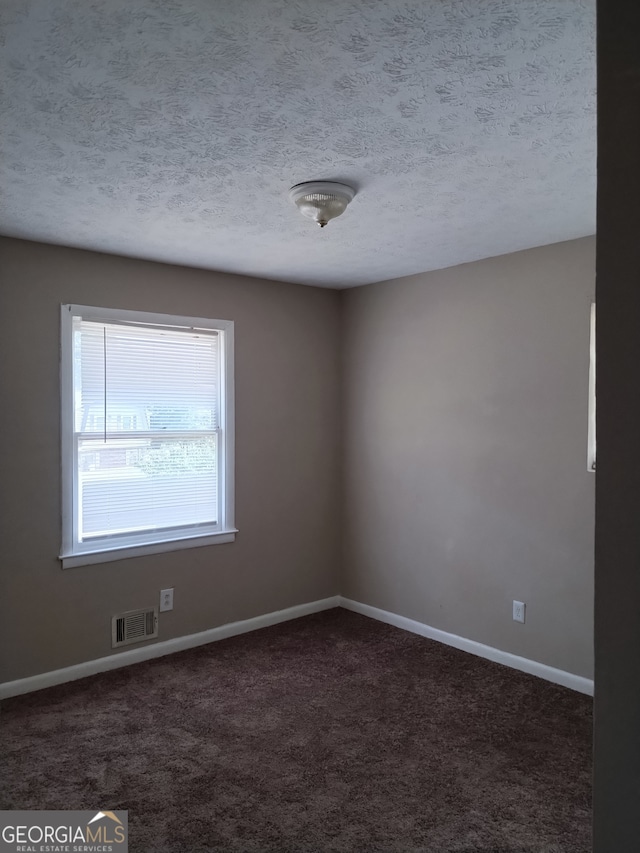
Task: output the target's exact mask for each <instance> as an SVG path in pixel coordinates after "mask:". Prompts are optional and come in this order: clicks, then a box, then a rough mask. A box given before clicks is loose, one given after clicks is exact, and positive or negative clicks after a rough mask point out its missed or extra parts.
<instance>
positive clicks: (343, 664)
mask: <svg viewBox="0 0 640 853" xmlns="http://www.w3.org/2000/svg"><path fill="white" fill-rule="evenodd" d="M1 733H2V753H3V755H4V760H3V764H4V770H3V772H2V788H1V790H0V795H1V803H0V805H1V807H2V808H12V809H98V808H101V809H105V808H106V809H128V810H129V827H130V844H129V850H130V851H131V853H200V852H201V851H202V853H204V851H225V853H226V851H228V853H325V851H326V853H330V851H334V852H335V853H356V852H357V853H359V852H360V851H362V853H378V852H379V853H418V851H425V853H426V851H428V853H453V851H455V852H456V853H463V851H464V853H587V851H589V850H590V849H591V840H590V835H591V830H590V821H591V805H590V794H591V700H590V699H589V698H587V697H585V696H582V695H580V694H577V693H573V692H572V691H570V690H567V689H565V688H562V687H556V686H555V685H552V684H548V683H547V682H544V681H541V680H539V679H537V678H534V677H533V676H527V675H524V674H522V673H518V672H515V671H513V670H510V669H506V668H504V667H501V666H499V665H497V664H493V663H490V662H489V661H484V660H481V659H479V658H476V657H473V656H471V655H468V654H465V653H464V652H460V651H457V650H455V649H451V648H448V647H446V646H442V645H440V644H438V643H435V642H432V641H430V640H426V639H423V638H422V637H418V636H415V635H413V634H409V633H406V632H404V631H400V630H398V629H396V628H392V627H390V626H388V625H383V624H381V623H378V622H374V621H373V620H370V619H367V618H365V617H363V616H358V615H356V614H353V613H349V612H347V611H345V610H331V611H327V612H325V613H320V614H317V615H315V616H309V617H306V618H304V619H298V620H296V621H293V622H288V623H285V624H283V625H278V626H275V627H272V628H266V629H264V630H261V631H256V632H254V633H252V634H245V635H244V636H241V637H235V638H233V639H229V640H225V641H222V642H219V643H213V644H211V645H209V646H202V647H200V648H198V649H193V650H191V651H188V652H181V653H179V654H176V655H172V656H170V657H165V658H161V659H158V660H155V661H150V662H148V663H144V664H139V665H137V666H132V667H128V668H126V669H121V670H116V671H113V672H109V673H105V674H103V675H98V676H93V677H91V678H87V679H83V680H82V681H76V682H73V683H71V684H67V685H62V686H60V687H54V688H51V689H49V690H43V691H40V692H38V693H32V694H30V695H27V696H22V697H16V698H15V699H10V700H7V701H5V702H4V703H3V705H2V716H1Z"/></svg>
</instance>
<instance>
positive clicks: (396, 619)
mask: <svg viewBox="0 0 640 853" xmlns="http://www.w3.org/2000/svg"><path fill="white" fill-rule="evenodd" d="M340 607H344V608H345V610H353V612H354V613H361V614H362V615H363V616H370V617H371V618H372V619H377V620H378V621H379V622H386V623H387V624H388V625H394V626H395V627H396V628H402V629H403V630H405V631H410V632H411V633H412V634H420V636H421V637H428V638H429V639H430V640H437V641H438V642H439V643H444V644H445V645H447V646H453V647H454V648H456V649H462V651H464V652H470V653H471V654H472V655H478V657H481V658H487V660H492V661H495V663H501V664H503V665H504V666H509V667H511V668H512V669H519V670H520V671H521V672H527V673H529V675H537V676H538V677H539V678H544V679H545V680H546V681H552V682H553V683H554V684H561V685H562V686H563V687H569V688H570V689H571V690H577V691H578V692H579V693H585V694H586V695H587V696H593V681H592V679H590V678H583V676H581V675H574V674H573V673H571V672H565V671H564V670H563V669H556V668H555V667H553V666H547V665H546V664H544V663H538V661H535V660H529V659H528V658H522V657H519V656H518V655H512V654H510V653H509V652H503V651H501V650H500V649H495V648H493V646H485V645H484V644H483V643H476V642H475V640H467V639H466V638H465V637H458V636H457V635H456V634H449V633H447V632H446V631H440V630H439V629H438V628H432V627H431V626H430V625H424V624H423V623H422V622H415V621H414V620H413V619H407V618H406V617H405V616H398V615H397V614H395V613H390V612H389V611H388V610H380V609H379V608H378V607H371V606H370V605H369V604H361V603H360V602H359V601H352V600H351V599H349V598H343V597H342V596H340Z"/></svg>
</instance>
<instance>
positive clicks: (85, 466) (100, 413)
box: [63, 306, 226, 553]
mask: <svg viewBox="0 0 640 853" xmlns="http://www.w3.org/2000/svg"><path fill="white" fill-rule="evenodd" d="M65 307H67V308H69V309H70V313H71V315H72V316H71V328H70V337H71V340H70V342H69V341H68V343H70V345H71V365H70V367H71V382H70V383H69V384H70V389H71V397H72V399H71V401H69V400H68V401H67V404H69V403H70V404H71V406H72V417H71V420H72V424H73V426H72V430H71V433H72V434H71V435H70V436H68V440H69V441H70V442H71V443H72V452H71V460H70V463H71V467H72V471H71V478H70V482H71V491H72V500H71V524H70V525H69V527H70V529H69V530H68V531H67V535H66V538H67V543H66V546H65V544H63V551H64V550H67V551H69V552H70V553H81V552H83V551H92V550H100V549H101V548H102V549H113V548H118V547H130V546H135V545H139V544H148V543H152V542H158V541H163V540H175V539H180V538H187V537H194V536H205V535H210V534H212V533H217V532H219V531H220V530H221V529H225V528H224V522H225V518H224V516H225V495H224V494H221V491H223V490H224V474H225V470H224V469H225V438H226V436H225V434H224V423H223V422H224V420H225V417H224V414H225V401H224V400H223V393H224V389H225V377H224V371H223V364H222V361H223V356H224V335H225V331H224V330H223V329H214V328H191V327H186V326H185V327H180V326H179V325H173V324H172V323H170V322H168V321H176V320H179V319H180V318H171V317H167V318H163V319H166V321H167V322H166V323H165V324H160V323H158V322H155V323H152V322H143V321H141V320H138V321H136V320H132V319H130V316H131V314H132V313H133V312H120V313H121V316H120V317H119V316H116V317H109V318H105V319H103V318H102V317H100V316H98V317H93V316H91V315H90V313H89V311H82V312H80V311H77V312H74V311H73V310H72V309H73V308H74V307H75V306H65ZM124 315H128V317H126V318H124V319H123V318H122V317H124ZM140 316H145V315H140ZM63 369H64V366H63ZM63 405H64V401H63ZM67 464H68V463H67Z"/></svg>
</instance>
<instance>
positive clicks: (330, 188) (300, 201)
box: [289, 181, 356, 228]
mask: <svg viewBox="0 0 640 853" xmlns="http://www.w3.org/2000/svg"><path fill="white" fill-rule="evenodd" d="M355 194H356V191H355V190H354V189H353V187H350V186H347V184H339V183H336V181H307V182H306V183H304V184H296V185H295V187H291V189H290V190H289V198H290V199H291V201H292V202H293V203H294V204H295V206H296V207H297V208H298V210H299V211H300V213H301V214H302V215H303V216H306V217H307V218H309V219H313V221H314V222H317V223H318V225H319V226H320V227H321V228H324V226H325V225H326V224H327V222H329V220H330V219H335V218H336V216H340V214H341V213H344V212H345V210H346V209H347V205H348V204H349V202H350V201H351V199H352V198H353V197H354V195H355Z"/></svg>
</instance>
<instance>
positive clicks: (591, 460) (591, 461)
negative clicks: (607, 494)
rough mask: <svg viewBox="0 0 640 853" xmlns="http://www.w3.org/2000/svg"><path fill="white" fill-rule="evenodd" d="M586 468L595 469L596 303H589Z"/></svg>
mask: <svg viewBox="0 0 640 853" xmlns="http://www.w3.org/2000/svg"><path fill="white" fill-rule="evenodd" d="M587 468H588V470H589V471H595V470H596V305H595V302H594V303H593V304H592V305H591V339H590V345H589V435H588V444H587Z"/></svg>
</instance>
